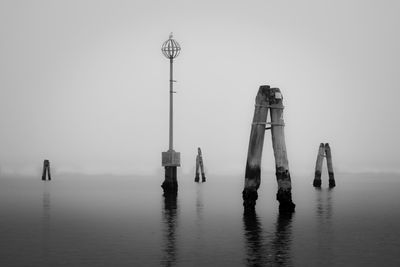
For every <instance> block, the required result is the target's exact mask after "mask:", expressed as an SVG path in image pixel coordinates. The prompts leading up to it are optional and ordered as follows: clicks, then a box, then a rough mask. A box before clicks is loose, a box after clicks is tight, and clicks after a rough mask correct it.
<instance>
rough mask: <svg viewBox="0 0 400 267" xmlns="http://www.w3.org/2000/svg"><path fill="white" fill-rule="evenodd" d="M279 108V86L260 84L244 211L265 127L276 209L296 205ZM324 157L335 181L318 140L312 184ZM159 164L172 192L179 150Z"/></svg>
mask: <svg viewBox="0 0 400 267" xmlns="http://www.w3.org/2000/svg"><path fill="white" fill-rule="evenodd" d="M283 110H284V106H283V96H282V93H281V91H280V90H279V88H271V87H270V86H268V85H263V86H260V88H259V90H258V93H257V96H256V101H255V110H254V116H253V122H252V125H251V132H250V141H249V147H248V152H247V162H246V172H245V183H244V189H243V192H242V197H243V206H244V208H245V210H247V211H251V210H254V208H255V205H256V200H257V198H258V193H257V190H258V188H259V186H260V181H261V157H262V151H263V145H264V136H265V131H266V130H271V137H272V148H273V151H274V158H275V174H276V179H277V182H278V192H277V194H276V199H277V200H278V201H279V210H280V211H285V212H293V211H294V209H295V206H296V205H295V204H294V203H293V201H292V192H291V191H292V185H291V179H290V172H289V162H288V158H287V152H286V144H285V133H284V126H285V123H284V120H283ZM268 111H269V113H270V119H271V120H270V121H269V122H267V117H268ZM324 157H325V158H326V160H327V166H328V174H329V187H334V186H335V185H336V183H335V178H334V173H333V165H332V154H331V149H330V146H329V144H328V143H325V144H323V143H321V144H320V146H319V150H318V155H317V161H316V166H315V177H314V181H313V185H314V187H321V171H322V163H323V159H324ZM163 165H164V166H165V180H164V183H163V185H162V187H163V189H164V193H166V194H171V193H172V194H174V195H176V193H177V189H178V183H177V179H176V167H177V166H180V153H179V152H175V151H174V150H172V149H171V150H169V151H167V152H163ZM200 174H201V178H202V182H205V181H206V177H205V173H204V164H203V156H202V153H201V149H200V147H199V148H198V149H197V156H196V173H195V179H194V181H195V182H200ZM42 180H43V181H46V180H51V174H50V161H49V160H47V159H46V160H44V162H43V174H42Z"/></svg>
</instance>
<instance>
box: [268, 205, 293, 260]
mask: <svg viewBox="0 0 400 267" xmlns="http://www.w3.org/2000/svg"><path fill="white" fill-rule="evenodd" d="M292 217H293V213H279V214H278V218H277V221H276V224H275V238H274V240H273V242H272V251H273V255H274V262H275V264H276V265H277V266H291V260H292V256H291V254H290V243H291V241H292Z"/></svg>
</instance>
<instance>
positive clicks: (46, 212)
mask: <svg viewBox="0 0 400 267" xmlns="http://www.w3.org/2000/svg"><path fill="white" fill-rule="evenodd" d="M49 186H50V185H49V184H48V183H45V184H44V188H43V195H42V255H43V259H46V254H47V252H48V251H49V249H50V245H49V243H50V215H51V205H50V188H49Z"/></svg>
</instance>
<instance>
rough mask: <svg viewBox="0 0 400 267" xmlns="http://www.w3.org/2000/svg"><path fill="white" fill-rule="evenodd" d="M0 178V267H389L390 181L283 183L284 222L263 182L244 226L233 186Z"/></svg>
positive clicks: (342, 178)
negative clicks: (290, 206)
mask: <svg viewBox="0 0 400 267" xmlns="http://www.w3.org/2000/svg"><path fill="white" fill-rule="evenodd" d="M193 178H194V177H179V183H180V187H179V193H178V198H177V199H165V198H164V197H163V196H162V189H161V187H160V185H161V182H162V178H161V177H114V176H72V175H70V176H68V175H63V176H55V177H54V180H53V181H51V182H42V181H40V177H37V178H33V177H4V176H3V177H1V178H0V266H380V265H385V266H400V209H399V202H400V194H399V191H400V176H396V175H376V174H374V175H372V174H368V175H337V177H336V183H337V187H336V188H334V189H333V190H329V189H327V188H326V187H327V177H326V176H323V177H322V179H323V186H322V189H321V190H316V189H314V188H313V187H312V185H311V183H312V179H313V177H312V176H311V177H296V176H295V175H293V178H292V179H293V180H294V182H293V199H294V202H295V203H296V204H297V207H296V212H295V213H294V214H293V215H292V216H287V215H286V216H281V215H279V214H278V212H277V211H278V203H277V202H276V200H275V193H276V182H275V177H274V176H273V175H271V174H264V175H263V177H262V185H261V188H260V190H259V200H258V201H257V207H256V211H257V212H256V214H254V215H248V216H245V215H244V214H243V209H242V200H241V191H242V186H243V177H241V176H239V175H238V176H232V177H211V176H210V177H207V178H208V179H207V182H206V183H203V184H196V183H194V182H193Z"/></svg>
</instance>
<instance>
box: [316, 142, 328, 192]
mask: <svg viewBox="0 0 400 267" xmlns="http://www.w3.org/2000/svg"><path fill="white" fill-rule="evenodd" d="M324 157H325V146H324V144H323V143H321V144H320V145H319V149H318V155H317V162H316V163H315V176H314V182H313V186H314V187H321V172H322V164H323V162H324Z"/></svg>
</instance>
